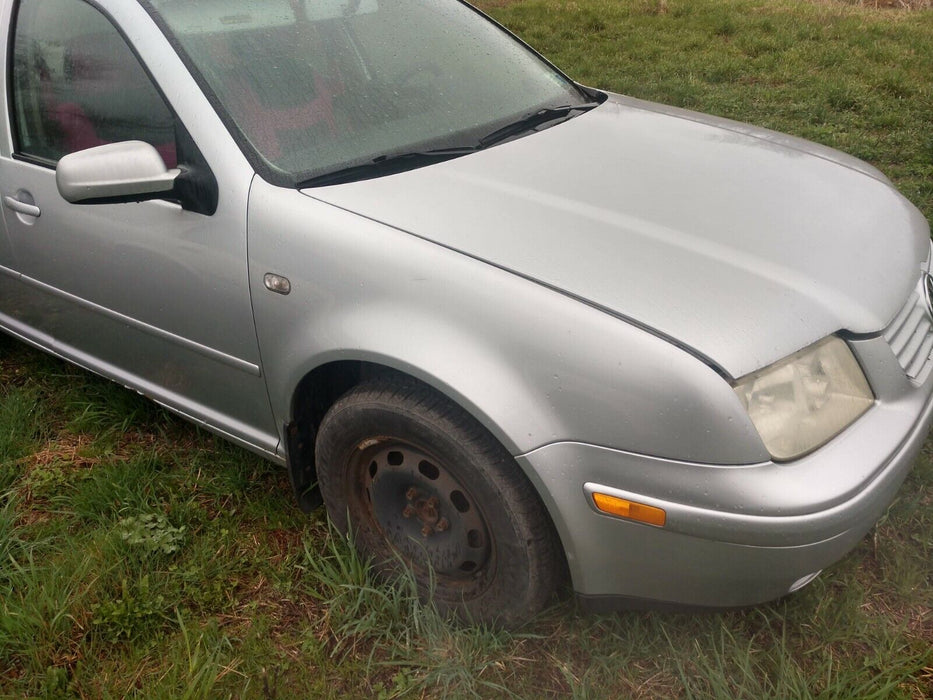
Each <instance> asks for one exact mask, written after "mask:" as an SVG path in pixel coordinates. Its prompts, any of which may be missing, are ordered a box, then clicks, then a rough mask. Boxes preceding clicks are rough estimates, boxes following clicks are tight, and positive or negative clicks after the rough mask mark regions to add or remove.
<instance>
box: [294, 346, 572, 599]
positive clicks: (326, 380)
mask: <svg viewBox="0 0 933 700" xmlns="http://www.w3.org/2000/svg"><path fill="white" fill-rule="evenodd" d="M383 374H404V373H403V372H400V371H398V370H396V369H393V368H391V367H386V366H384V365H378V364H374V363H370V362H361V361H355V360H344V361H338V362H331V363H328V364H326V365H321V366H320V367H316V368H315V369H313V370H311V371H310V372H308V374H306V375H305V376H304V378H303V379H302V380H301V381H300V382H299V383H298V386H297V387H296V389H295V393H294V397H293V399H292V413H291V415H292V422H291V423H289V424H287V425H286V426H285V435H286V446H287V449H286V455H287V463H288V473H289V477H290V478H291V482H292V488H293V489H294V492H295V496H296V498H297V500H298V505H299V507H300V508H301V509H302V510H304V511H305V512H310V511H312V510H314V509H315V508H317V507H319V506H320V505H322V504H323V500H322V498H321V495H320V492H319V490H318V487H317V470H316V469H315V466H314V442H315V438H316V437H317V429H318V426H319V425H320V424H321V421H322V420H323V418H324V416H325V414H326V413H327V411H328V410H330V407H331V406H333V405H334V403H335V402H336V401H337V400H338V399H339V398H340V397H341V396H343V395H344V394H345V393H347V392H348V391H349V390H350V389H352V388H353V387H354V386H356V385H357V384H359V383H360V382H362V381H364V380H367V379H370V378H372V377H376V376H379V375H383ZM406 376H408V375H406ZM415 381H419V382H420V380H418V379H415ZM539 498H540V494H539ZM548 520H551V518H550V514H548ZM551 527H554V525H553V521H551ZM554 535H555V537H557V541H558V542H559V541H560V535H559V534H558V533H557V530H556V528H555V530H554ZM559 550H560V561H561V563H562V565H563V566H562V569H563V570H562V572H561V576H560V578H561V580H562V585H566V582H569V581H570V572H569V567H568V566H567V561H566V553H565V551H564V548H563V547H562V546H561V547H560V548H559Z"/></svg>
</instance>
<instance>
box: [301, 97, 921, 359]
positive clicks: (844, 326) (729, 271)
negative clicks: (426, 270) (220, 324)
mask: <svg viewBox="0 0 933 700" xmlns="http://www.w3.org/2000/svg"><path fill="white" fill-rule="evenodd" d="M304 192H305V194H307V195H309V196H312V197H314V198H317V199H319V200H322V201H325V202H328V203H331V204H333V205H336V206H339V207H341V208H344V209H347V210H350V211H353V212H356V213H359V214H361V215H363V216H366V217H368V218H371V219H374V220H377V221H380V222H383V223H385V224H388V225H390V226H393V227H396V228H398V229H402V230H404V231H407V232H409V233H411V234H413V235H416V236H419V237H422V238H424V239H427V240H430V241H434V242H436V243H438V244H440V245H443V246H446V247H448V248H450V249H453V250H456V251H459V252H461V253H463V254H466V255H469V256H472V257H474V258H477V259H479V260H482V261H485V262H488V263H490V264H492V265H496V266H498V267H501V268H503V269H505V270H508V271H511V272H514V273H515V274H518V275H521V276H523V277H525V278H528V279H530V280H534V281H535V282H538V283H540V284H542V285H545V286H547V287H550V288H552V289H554V290H557V291H559V292H561V293H564V294H568V295H570V296H573V297H575V298H578V299H580V300H581V301H583V302H585V303H588V304H591V305H593V306H596V307H599V308H602V309H604V310H606V311H608V312H610V313H613V314H616V315H618V316H621V317H623V318H625V319H627V320H629V321H630V322H633V323H635V324H638V325H640V326H643V327H646V328H648V329H650V330H651V331H652V332H655V333H658V334H660V335H663V336H666V337H668V338H670V339H672V340H673V341H674V342H676V343H678V344H679V345H682V346H685V347H688V348H689V349H691V351H692V352H694V353H696V354H698V355H700V356H701V357H704V358H705V359H706V360H707V361H710V362H712V363H714V364H716V365H718V366H719V367H720V368H721V369H722V370H724V371H725V372H726V373H728V374H730V375H732V376H733V377H739V376H742V375H744V374H746V373H748V372H751V371H754V370H756V369H759V368H761V367H763V366H765V365H767V364H770V363H772V362H774V361H776V360H778V359H780V358H782V357H784V356H786V355H788V354H790V353H792V352H794V351H796V350H798V349H800V348H802V347H805V346H806V345H808V344H810V343H812V342H814V341H816V340H818V339H820V338H822V337H824V336H826V335H828V334H830V333H833V332H836V331H839V330H847V331H851V332H853V333H873V332H876V331H878V330H880V329H882V328H883V327H884V326H885V325H886V324H887V323H888V322H890V321H891V319H892V318H893V317H894V315H895V314H896V312H897V311H898V310H899V308H900V307H901V306H902V305H903V303H904V301H905V299H906V297H907V296H908V294H909V291H910V289H911V288H912V287H913V285H914V284H915V282H916V280H917V277H918V275H919V267H920V265H921V263H922V262H923V260H924V259H925V258H926V255H927V252H928V248H929V243H928V240H929V228H928V225H927V223H926V221H925V220H924V218H923V216H922V215H921V214H920V213H919V212H918V211H917V210H916V208H914V207H913V206H912V205H911V204H910V203H909V202H907V200H906V199H904V198H903V197H902V196H901V195H900V194H898V193H897V192H896V191H895V190H894V189H893V187H891V186H890V183H889V182H888V181H887V180H886V179H885V178H884V176H883V175H881V173H880V172H878V171H877V170H875V169H874V168H872V167H871V166H869V165H867V164H865V163H863V162H861V161H859V160H857V159H855V158H851V157H849V156H846V155H844V154H842V153H839V152H836V151H833V150H832V149H829V148H825V147H822V146H818V145H817V144H813V143H809V142H807V141H803V140H801V139H796V138H793V137H790V136H786V135H783V134H778V133H775V132H770V131H766V130H764V129H757V128H754V127H750V126H748V125H745V124H739V123H736V122H732V121H728V120H724V119H718V118H715V117H710V116H706V115H702V114H697V113H693V112H687V111H685V110H678V109H675V108H671V107H665V106H662V105H656V104H652V103H648V102H643V101H640V100H634V99H630V98H625V97H620V96H616V95H612V96H610V98H609V99H608V100H607V101H606V102H605V103H604V104H603V105H601V106H600V107H598V108H596V109H594V110H592V111H590V112H587V113H586V114H583V115H581V116H579V117H577V118H574V119H571V120H569V121H567V122H564V123H562V124H559V125H557V126H553V127H551V128H548V129H543V130H542V131H540V132H539V133H536V134H533V135H530V136H527V137H525V138H520V139H516V140H514V141H511V142H508V143H505V144H502V145H499V146H496V147H494V148H490V149H488V150H485V151H480V152H477V153H475V154H471V155H469V156H465V157H462V158H457V159H454V160H450V161H446V162H443V163H439V164H436V165H432V166H429V167H424V168H420V169H417V170H412V171H408V172H404V173H399V174H396V175H390V176H386V177H381V178H377V179H373V180H366V181H361V182H355V183H349V184H342V185H333V186H328V187H318V188H313V189H308V190H305V191H304ZM541 312H542V309H528V313H541Z"/></svg>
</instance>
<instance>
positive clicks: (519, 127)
mask: <svg viewBox="0 0 933 700" xmlns="http://www.w3.org/2000/svg"><path fill="white" fill-rule="evenodd" d="M599 105H600V103H599V102H582V103H580V104H576V105H561V106H560V107H544V108H543V109H539V110H538V111H537V112H532V113H531V114H526V115H525V116H524V117H522V118H521V119H519V120H518V121H514V122H512V123H511V124H506V125H505V126H503V127H502V128H500V129H496V130H495V131H493V132H492V133H489V134H486V135H485V136H484V137H483V138H481V139H480V140H479V146H480V148H485V147H486V146H491V145H492V144H494V143H499V142H500V141H504V140H505V139H508V138H511V137H513V136H518V135H519V134H524V133H526V132H529V131H533V130H534V129H535V128H536V127H539V126H541V125H542V124H547V123H548V122H551V121H554V120H556V119H563V118H569V117H570V116H571V114H573V113H574V112H586V111H588V110H591V109H593V108H594V107H598V106H599Z"/></svg>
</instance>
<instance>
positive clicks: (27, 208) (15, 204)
mask: <svg viewBox="0 0 933 700" xmlns="http://www.w3.org/2000/svg"><path fill="white" fill-rule="evenodd" d="M3 204H4V205H5V206H6V207H7V209H12V210H13V211H15V212H16V213H18V214H25V215H26V216H39V214H41V213H42V211H41V210H40V209H39V207H37V206H36V205H35V204H29V203H28V202H22V201H20V200H18V199H17V198H16V197H11V196H10V195H6V196H5V197H4V198H3Z"/></svg>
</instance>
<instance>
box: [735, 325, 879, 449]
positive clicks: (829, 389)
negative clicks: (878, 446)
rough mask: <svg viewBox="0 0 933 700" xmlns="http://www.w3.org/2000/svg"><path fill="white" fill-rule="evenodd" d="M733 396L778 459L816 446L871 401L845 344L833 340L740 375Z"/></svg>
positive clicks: (830, 436)
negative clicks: (738, 400) (744, 375)
mask: <svg viewBox="0 0 933 700" xmlns="http://www.w3.org/2000/svg"><path fill="white" fill-rule="evenodd" d="M735 393H736V394H738V395H739V399H740V400H741V401H742V404H743V405H744V406H745V409H746V410H747V411H748V415H749V417H750V418H751V420H752V423H753V424H754V426H755V428H756V429H757V430H758V434H759V435H761V439H762V441H763V442H764V444H765V447H766V448H767V449H768V452H770V453H771V456H772V457H774V459H777V460H786V459H793V458H794V457H799V456H800V455H802V454H804V453H805V452H809V451H810V450H813V449H815V448H817V447H819V446H820V445H822V444H823V443H825V442H827V441H828V440H829V439H830V438H832V437H833V436H835V435H837V434H838V433H839V432H841V431H842V429H843V428H845V427H846V426H847V425H849V424H850V423H852V421H854V420H855V419H856V418H858V417H859V416H860V415H862V414H863V413H864V412H865V411H866V410H868V407H869V406H871V404H872V402H873V401H874V399H875V397H874V395H873V394H872V392H871V389H870V388H869V386H868V382H867V381H866V380H865V375H864V374H863V373H862V369H861V367H859V365H858V362H856V360H855V358H854V357H853V356H852V351H851V350H849V346H848V345H846V344H845V342H844V341H843V340H841V339H840V338H837V337H835V336H830V337H829V338H824V339H823V340H821V341H820V342H818V343H816V344H815V345H811V346H810V347H808V348H804V349H803V350H801V351H800V352H798V353H795V354H793V355H791V356H790V357H788V358H787V359H785V360H781V361H780V362H778V363H776V364H773V365H771V366H770V367H767V368H765V369H763V370H761V371H758V372H755V373H754V374H749V375H748V376H746V377H743V378H742V379H740V380H738V382H736V384H735Z"/></svg>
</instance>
